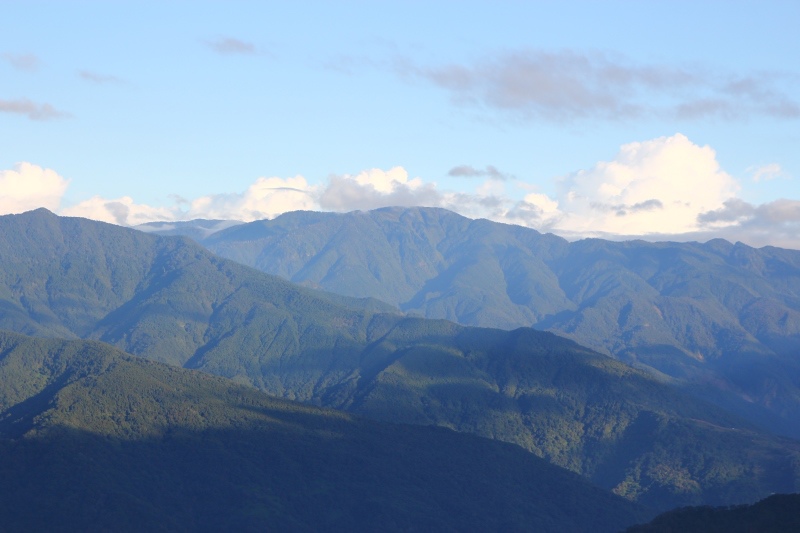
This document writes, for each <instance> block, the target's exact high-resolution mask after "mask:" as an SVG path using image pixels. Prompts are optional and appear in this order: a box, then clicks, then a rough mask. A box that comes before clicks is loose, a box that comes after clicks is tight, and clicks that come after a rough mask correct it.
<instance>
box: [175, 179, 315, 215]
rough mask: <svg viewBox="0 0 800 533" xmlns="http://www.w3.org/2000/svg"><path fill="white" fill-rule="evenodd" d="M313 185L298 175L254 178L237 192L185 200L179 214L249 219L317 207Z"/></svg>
mask: <svg viewBox="0 0 800 533" xmlns="http://www.w3.org/2000/svg"><path fill="white" fill-rule="evenodd" d="M315 194H316V188H315V187H312V186H310V185H309V184H308V182H307V181H306V179H305V178H304V177H302V176H295V177H293V178H285V179H284V178H276V177H271V178H265V177H262V178H258V179H257V180H256V181H255V183H253V184H252V185H251V186H250V187H248V188H247V190H246V191H244V192H243V193H240V194H214V195H209V196H202V197H200V198H196V199H194V200H191V201H190V202H189V209H188V210H187V211H185V212H183V213H182V215H181V218H182V219H184V220H190V219H193V218H211V219H233V220H242V221H245V222H250V221H253V220H258V219H263V218H273V217H274V216H276V215H279V214H281V213H286V212H287V211H298V210H313V209H318V205H317V202H316V200H315Z"/></svg>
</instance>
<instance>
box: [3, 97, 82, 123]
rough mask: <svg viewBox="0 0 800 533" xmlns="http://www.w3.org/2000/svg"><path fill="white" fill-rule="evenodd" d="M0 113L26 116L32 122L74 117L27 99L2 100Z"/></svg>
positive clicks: (50, 106)
mask: <svg viewBox="0 0 800 533" xmlns="http://www.w3.org/2000/svg"><path fill="white" fill-rule="evenodd" d="M0 113H16V114H19V115H25V116H27V117H28V118H29V119H31V120H53V119H59V118H68V117H70V116H72V115H70V114H69V113H65V112H64V111H59V110H58V109H56V108H55V107H53V106H52V105H50V104H37V103H36V102H32V101H31V100H28V99H27V98H19V99H16V100H2V99H0Z"/></svg>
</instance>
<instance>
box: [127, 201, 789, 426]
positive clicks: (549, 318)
mask: <svg viewBox="0 0 800 533" xmlns="http://www.w3.org/2000/svg"><path fill="white" fill-rule="evenodd" d="M195 226H197V227H199V228H203V229H204V232H203V233H198V231H197V230H196V229H193V228H195ZM216 227H218V226H212V225H210V224H209V223H208V222H205V223H204V221H199V222H198V223H197V224H193V223H190V222H184V223H182V225H181V226H180V227H173V228H172V229H171V231H173V232H183V233H185V234H187V235H191V236H192V237H193V238H196V239H198V240H199V242H201V243H202V244H203V245H204V246H206V247H207V248H208V249H210V250H211V251H213V252H214V253H217V254H219V255H221V256H223V257H227V258H229V259H233V260H235V261H238V262H241V263H243V264H245V265H249V266H253V267H255V268H258V269H260V270H262V271H264V272H267V273H270V274H275V275H278V276H281V277H283V278H285V279H288V280H291V281H293V282H296V283H300V284H303V285H306V286H309V287H317V288H321V289H324V290H327V291H331V292H335V293H338V294H343V295H347V296H354V297H373V298H377V299H379V300H382V301H385V302H387V303H390V304H392V305H395V306H397V307H398V308H399V309H401V310H402V311H405V312H409V313H412V314H417V315H420V316H425V317H427V318H443V319H447V320H452V321H454V322H458V323H460V324H464V325H468V326H483V327H497V328H502V329H514V328H518V327H523V326H528V327H534V328H536V329H540V330H548V331H552V332H554V333H557V334H559V335H562V336H566V337H568V338H570V339H573V340H575V341H577V342H579V343H580V344H582V345H584V346H587V347H589V348H592V349H594V350H596V351H599V352H601V353H605V354H610V355H613V356H614V357H615V358H618V359H620V360H622V361H625V362H628V363H631V364H633V365H634V366H637V367H641V368H646V369H650V370H651V371H653V372H656V373H663V374H665V375H667V376H670V377H673V378H676V379H679V380H681V382H682V383H683V384H684V385H685V386H687V387H688V388H690V390H692V391H693V392H694V393H695V394H698V395H700V396H701V397H704V398H706V399H708V400H710V401H712V402H714V403H716V404H717V405H720V406H723V407H725V408H728V409H731V410H734V411H736V412H737V413H739V414H740V415H742V416H745V417H747V418H748V419H749V420H751V421H753V422H755V423H757V424H760V425H762V426H764V427H766V428H768V429H769V430H770V431H774V432H778V433H780V434H784V435H787V436H791V437H794V438H800V422H798V421H799V420H800V387H799V386H798V385H799V384H800V358H798V357H797V354H798V353H800V251H795V250H783V249H779V248H774V247H765V248H761V249H754V248H751V247H749V246H746V245H743V244H741V243H737V244H731V243H729V242H726V241H723V240H720V239H717V240H713V241H710V242H708V243H705V244H699V243H675V242H660V243H650V242H644V241H629V242H611V241H604V240H600V239H587V240H582V241H578V242H573V243H570V242H568V241H566V240H564V239H562V238H560V237H556V236H554V235H543V234H541V233H539V232H537V231H535V230H533V229H529V228H524V227H520V226H513V225H507V224H499V223H495V222H490V221H488V220H470V219H468V218H464V217H462V216H460V215H457V214H455V213H452V212H449V211H446V210H443V209H436V208H386V209H378V210H375V211H369V212H360V211H359V212H353V213H346V214H337V213H316V212H294V213H287V214H284V215H281V216H279V217H277V218H275V219H274V220H261V221H256V222H251V223H248V224H240V225H236V226H233V227H230V228H227V229H224V230H222V231H214V229H216ZM142 228H143V229H147V230H155V231H158V226H156V225H146V226H142Z"/></svg>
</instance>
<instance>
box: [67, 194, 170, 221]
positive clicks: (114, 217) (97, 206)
mask: <svg viewBox="0 0 800 533" xmlns="http://www.w3.org/2000/svg"><path fill="white" fill-rule="evenodd" d="M60 214H61V215H65V216H69V217H83V218H90V219H92V220H100V221H102V222H108V223H110V224H117V225H120V226H135V225H137V224H144V223H145V222H153V221H156V220H173V219H174V217H175V215H176V213H175V212H174V210H171V209H169V208H159V207H150V206H148V205H144V204H137V203H135V202H134V201H133V198H131V197H130V196H123V197H121V198H116V199H113V200H108V199H105V198H101V197H100V196H93V197H91V198H89V199H88V200H84V201H82V202H80V203H78V204H76V205H74V206H71V207H67V208H65V209H63V210H61V212H60Z"/></svg>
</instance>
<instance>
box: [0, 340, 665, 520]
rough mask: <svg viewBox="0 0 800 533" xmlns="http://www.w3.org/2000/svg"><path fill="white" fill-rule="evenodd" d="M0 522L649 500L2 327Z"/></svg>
mask: <svg viewBox="0 0 800 533" xmlns="http://www.w3.org/2000/svg"><path fill="white" fill-rule="evenodd" d="M0 477H2V480H3V482H2V483H0V530H3V531H220V530H229V531H230V530H237V531H320V530H325V531H345V530H346V531H354V530H360V531H364V530H372V531H408V530H437V531H465V530H483V531H486V530H494V531H498V530H510V531H522V530H531V529H533V530H537V531H616V530H619V529H620V528H622V527H625V526H627V525H630V524H632V523H635V522H637V521H642V520H643V519H646V518H647V517H648V514H649V513H646V512H644V511H643V510H642V509H640V508H638V507H636V506H635V505H634V504H631V503H629V502H627V501H625V500H624V499H622V498H619V497H617V496H614V495H612V494H610V493H608V492H606V491H603V490H601V489H599V488H596V487H594V486H591V485H590V484H589V483H588V482H586V481H585V480H584V479H582V478H580V477H579V476H577V475H575V474H572V473H570V472H567V471H565V470H563V469H559V468H557V467H554V466H552V465H549V464H547V463H546V462H545V461H543V460H541V459H538V458H536V457H534V456H533V455H531V454H529V453H527V452H525V451H523V450H522V449H520V448H518V447H516V446H513V445H508V444H504V443H500V442H496V441H491V440H488V439H481V438H478V437H474V436H472V435H463V434H459V433H455V432H452V431H447V430H443V429H440V428H425V427H414V426H404V425H395V424H385V423H379V422H371V421H367V420H364V419H360V418H356V417H353V416H350V415H346V414H343V413H340V412H337V411H330V410H322V409H318V408H314V407H311V406H305V405H301V404H298V403H292V402H287V401H281V400H277V399H275V398H272V397H269V396H267V395H265V394H263V393H260V392H258V391H256V390H254V389H252V388H250V387H246V386H241V385H236V384H233V383H232V382H230V381H228V380H224V379H221V378H217V377H214V376H209V375H207V374H202V373H198V372H194V371H190V370H184V369H179V368H174V367H168V366H166V365H162V364H159V363H154V362H150V361H146V360H143V359H138V358H133V357H131V356H128V355H126V354H123V353H121V352H119V351H117V350H115V349H113V348H111V347H110V346H108V345H104V344H101V343H98V342H87V341H61V340H55V339H34V338H30V337H24V336H21V335H17V334H11V333H6V332H1V331H0Z"/></svg>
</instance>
